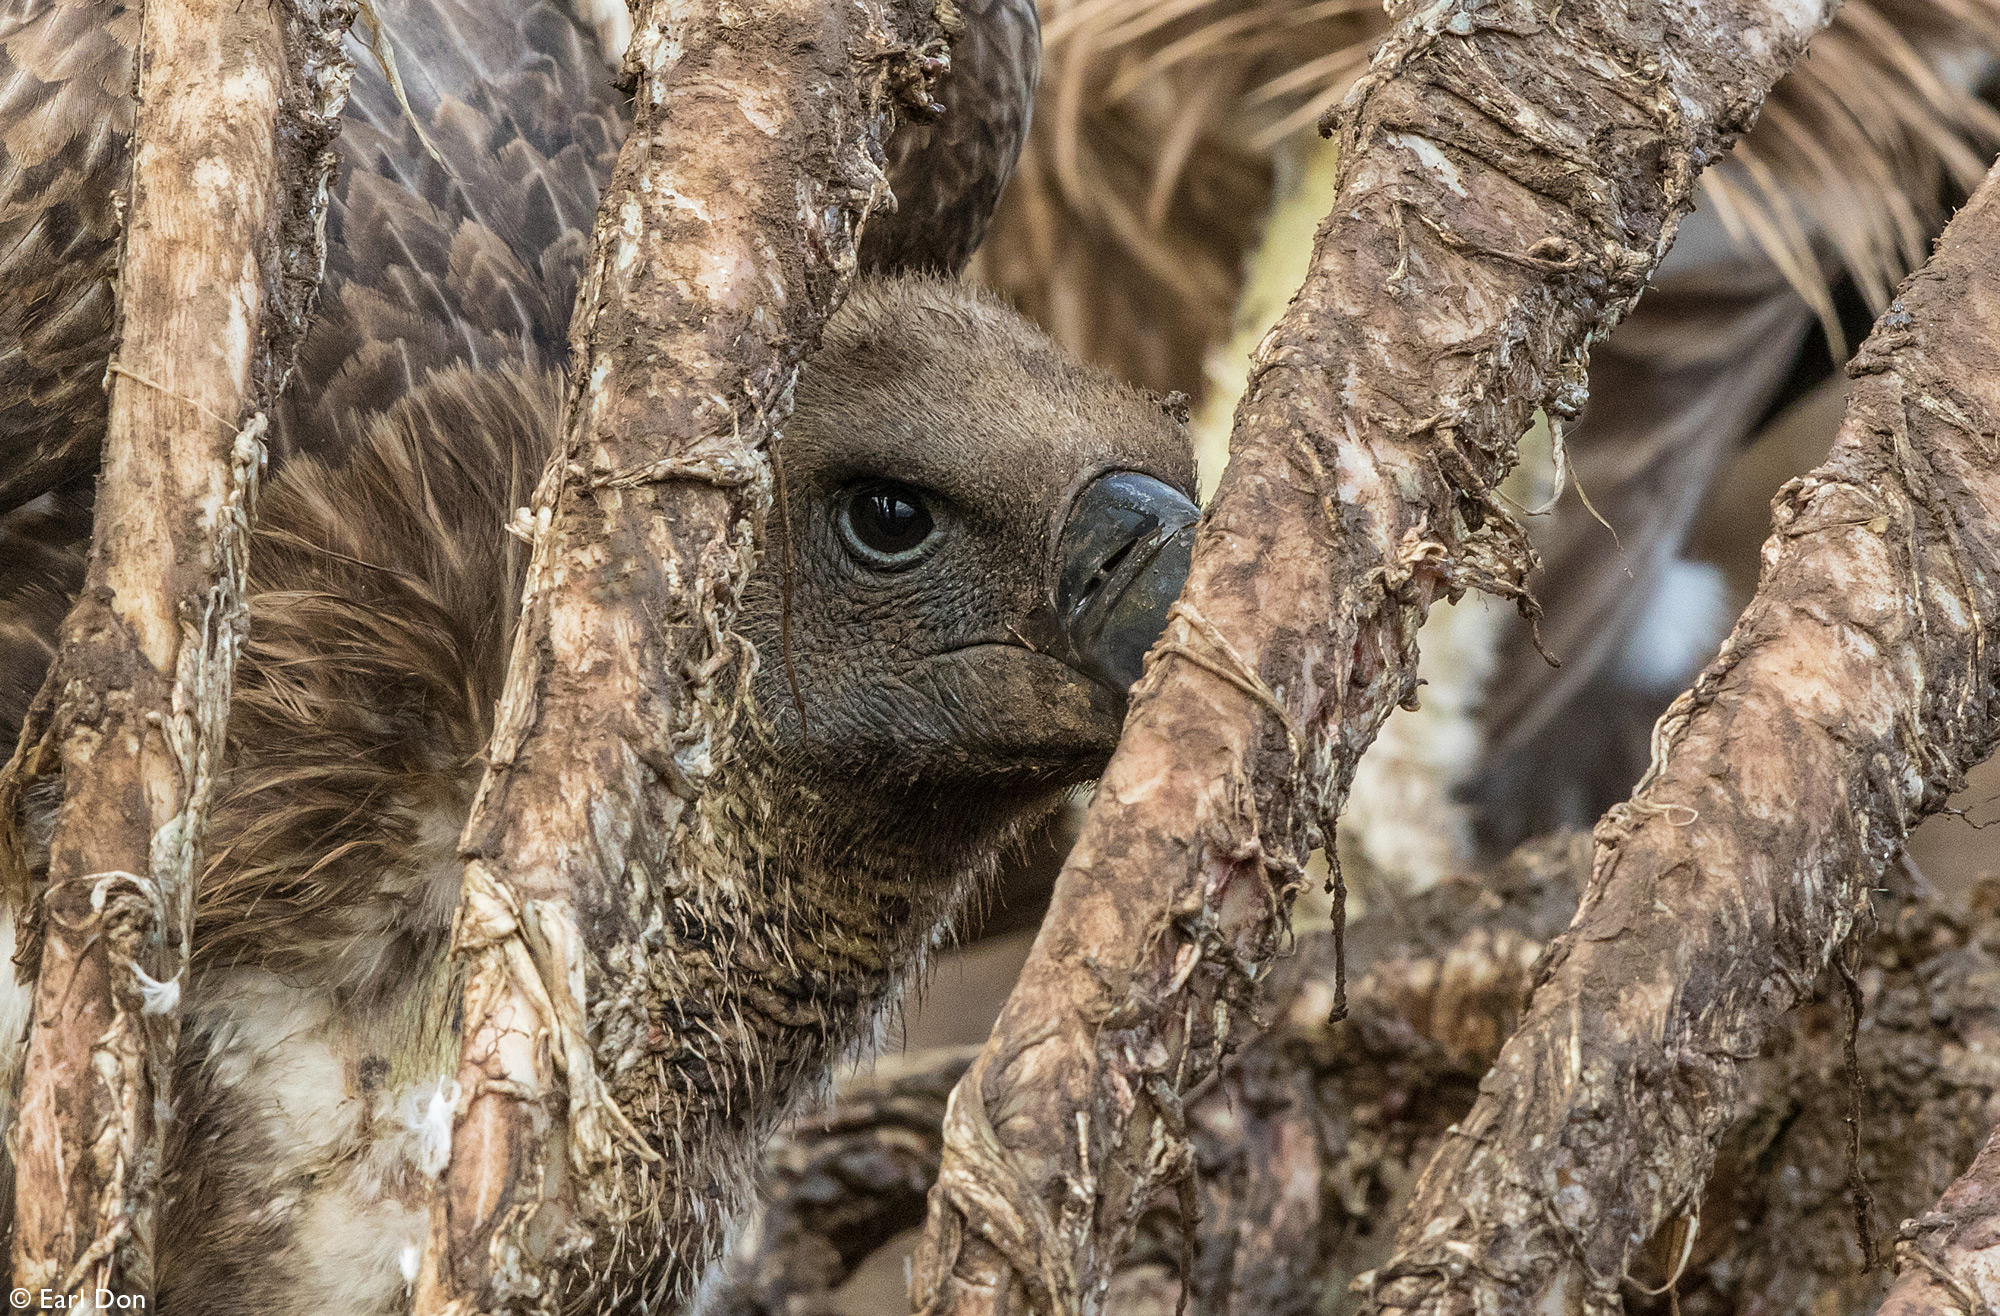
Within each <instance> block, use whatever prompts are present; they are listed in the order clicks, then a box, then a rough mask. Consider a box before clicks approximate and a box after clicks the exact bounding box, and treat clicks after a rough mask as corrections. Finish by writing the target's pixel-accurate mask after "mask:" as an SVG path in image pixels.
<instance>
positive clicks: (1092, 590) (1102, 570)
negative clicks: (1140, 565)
mask: <svg viewBox="0 0 2000 1316" xmlns="http://www.w3.org/2000/svg"><path fill="white" fill-rule="evenodd" d="M1138 542H1139V541H1138V540H1136V539H1135V540H1129V541H1127V542H1126V543H1123V544H1120V545H1119V546H1118V548H1117V549H1116V550H1115V551H1114V552H1113V553H1112V554H1111V556H1110V557H1108V558H1105V559H1104V564H1103V565H1102V566H1100V567H1098V569H1097V572H1096V574H1095V575H1093V576H1091V578H1090V579H1089V580H1088V581H1087V582H1085V584H1084V587H1083V597H1082V598H1081V599H1080V600H1079V603H1081V604H1082V605H1084V606H1088V605H1089V603H1090V600H1092V599H1094V598H1096V597H1097V595H1098V594H1099V593H1101V592H1102V591H1103V589H1104V587H1105V585H1106V584H1108V583H1109V582H1110V580H1111V578H1112V577H1113V576H1115V575H1117V574H1118V564H1119V563H1121V562H1123V561H1124V560H1125V559H1126V558H1128V557H1130V556H1131V555H1132V549H1133V547H1134V546H1135V545H1137V543H1138Z"/></svg>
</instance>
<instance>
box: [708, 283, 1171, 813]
mask: <svg viewBox="0 0 2000 1316" xmlns="http://www.w3.org/2000/svg"><path fill="white" fill-rule="evenodd" d="M797 397H798V404H797V411H796V412H795V414H794V415H793V417H792V418H791V420H790V421H789V422H788V423H787V424H786V426H785V431H784V438H783V439H782V441H781V443H780V445H779V454H778V456H779V459H780V460H781V461H782V463H783V466H784V480H785V497H784V499H783V502H782V503H781V505H780V507H779V509H778V510H777V512H776V513H775V514H774V516H773V518H772V524H771V526H770V528H769V531H768V534H767V541H768V544H769V549H768V553H767V560H766V564H765V569H764V570H763V571H762V572H761V573H760V574H759V575H758V576H757V577H756V578H755V580H754V582H753V583H752V585H751V587H750V589H749V591H748V593H747V595H746V597H745V599H744V603H743V628H744V631H745V633H746V635H748V636H749V637H750V638H751V639H752V640H753V642H755V643H756V644H757V647H758V650H759V652H760V654H761V655H762V664H761V669H760V674H759V678H758V683H757V693H758V702H759V704H760V706H761V707H762V709H763V710H764V712H765V714H766V715H767V716H768V717H769V718H770V720H771V721H772V723H773V725H774V728H775V730H776V732H777V733H778V735H779V736H780V737H781V738H782V739H783V741H784V742H785V745H786V750H785V753H786V756H787V757H788V758H790V759H792V760H793V761H794V762H798V763H801V764H803V765H808V766H810V768H811V769H812V770H814V771H816V772H817V773H819V774H821V775H823V777H824V778H825V779H826V780H827V781H829V782H844V781H857V780H858V781H861V782H865V783H866V787H865V789H866V790H867V792H869V793H870V794H871V796H872V797H873V798H874V799H875V800H877V801H881V800H885V799H889V798H896V797H905V796H910V795H922V796H928V797H931V798H933V799H942V798H944V797H946V796H949V795H951V794H954V793H960V792H963V793H968V795H972V794H976V795H977V797H978V798H980V799H981V800H991V799H993V798H995V797H996V793H997V795H998V796H999V797H1004V798H1010V799H1012V798H1017V797H1018V798H1027V797H1030V796H1046V795H1048V794H1049V793H1050V791H1051V790H1052V789H1055V788H1060V787H1064V786H1069V785H1073V784H1075V783H1076V782H1078V781H1080V780H1082V779H1084V778H1086V777H1088V776H1092V775H1094V774H1095V772H1096V770H1097V769H1099V768H1101V767H1102V766H1103V762H1104V760H1105V758H1106V757H1107V756H1108V755H1109V753H1110V751H1111V748H1112V746H1113V745H1114V744H1115V743H1116V741H1117V738H1118V730H1119V725H1120V723H1121V722H1122V720H1123V717H1124V704H1125V691H1126V689H1127V687H1129V686H1130V685H1131V683H1132V682H1133V681H1134V680H1135V679H1136V678H1137V677H1138V675H1139V669H1138V662H1139V658H1140V657H1141V656H1142V655H1143V654H1144V653H1145V651H1146V649H1147V648H1149V647H1150V646H1151V644H1152V642H1153V640H1154V639H1155V638H1157V637H1158V635H1159V632H1160V630H1161V628H1162V627H1163V626H1164V624H1165V613H1166V608H1167V606H1168V605H1169V604H1170V603H1171V602H1172V601H1173V599H1174V597H1175V595H1176V594H1178V593H1179V590H1180V584H1181V581H1182V579H1183V578H1184V577H1185V575H1186V572H1187V565H1188V542H1189V538H1190V536H1191V534H1192V527H1193V522H1194V519H1195V516H1196V509H1195V506H1194V504H1193V502H1192V501H1191V500H1190V498H1189V494H1190V493H1191V492H1192V489H1193V479H1194V471H1193V463H1192V458H1191V456H1190V452H1189V446H1188V440H1187V438H1186V436H1185V434H1184V432H1183V431H1182V429H1181V427H1180V425H1179V424H1178V423H1177V422H1176V421H1175V420H1174V419H1173V418H1172V417H1171V416H1170V415H1169V414H1168V413H1167V411H1166V410H1164V409H1163V407H1162V404H1161V403H1160V401H1159V400H1157V399H1155V398H1151V397H1149V396H1146V395H1143V394H1141V393H1138V392H1136V391H1135V390H1133V389H1130V388H1127V387H1125V386H1123V385H1120V384H1117V383H1115V382H1114V381H1112V380H1110V379H1109V378H1107V377H1105V376H1103V375H1102V374H1100V373H1098V372H1096V371H1091V370H1086V369H1083V368H1080V367H1078V366H1077V365H1075V364H1074V363H1072V362H1070V361H1068V360H1066V359H1064V358H1063V357H1062V355H1061V354H1060V353H1059V352H1058V351H1057V350H1056V348H1055V347H1054V345H1053V344H1051V343H1050V342H1049V341H1048V340H1047V339H1046V338H1044V337H1043V336H1042V335H1041V334H1040V333H1039V332H1037V331H1035V330H1033V329H1032V328H1031V327H1029V326H1028V325H1027V324H1025V323H1024V322H1023V321H1022V320H1021V319H1020V318H1019V317H1018V316H1016V315H1015V314H1014V313H1013V312H1011V311H1009V310H1007V309H1005V308H1003V307H1001V306H1000V305H998V304H997V303H995V302H993V301H992V300H990V299H988V298H985V297H981V296H978V295H976V294H973V293H971V292H969V291H967V290H965V289H964V288H962V287H960V286H959V285H956V284H952V283H946V282H942V281H934V280H930V279H897V280H887V281H881V280H877V281H869V282H866V283H864V284H863V285H862V286H860V287H859V288H858V289H856V291H855V292H854V294H853V295H852V296H850V297H849V298H848V299H847V302H846V304H845V305H843V306H842V307H841V309H840V311H839V312H838V313H837V314H836V315H835V316H834V318H833V320H832V322H831V323H830V324H829V326H828V328H827V332H826V336H825V341H824V344H823V345H822V347H821V349H820V351H819V353H818V355H817V356H815V357H814V358H813V360H812V363H811V365H810V366H809V367H808V369H807V370H806V372H805V374H804V377H803V378H802V380H801V381H800V385H799V389H798V394H797ZM787 582H789V591H788V590H787V588H786V586H787ZM788 595H789V599H788ZM788 601H789V606H790V620H789V628H788V627H787V625H786V615H785V614H786V606H787V602H788ZM788 638H789V644H787V639H788ZM793 681H796V683H797V690H798V697H797V698H796V699H794V698H793V697H792V694H791V690H790V688H789V687H790V684H791V682H793ZM801 713H803V715H804V717H803V725H801V718H800V714H801ZM926 825H928V823H927V824H926Z"/></svg>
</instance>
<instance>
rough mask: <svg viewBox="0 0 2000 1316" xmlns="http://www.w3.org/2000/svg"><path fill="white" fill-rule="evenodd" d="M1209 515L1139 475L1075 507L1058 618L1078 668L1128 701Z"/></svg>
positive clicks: (1065, 536) (1062, 548) (1061, 563)
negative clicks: (1203, 519) (1201, 522)
mask: <svg viewBox="0 0 2000 1316" xmlns="http://www.w3.org/2000/svg"><path fill="white" fill-rule="evenodd" d="M1200 517H1201V509H1200V508H1198V507H1196V506H1195V505H1194V504H1193V503H1192V502H1190V501H1188V498H1187V496H1186V495H1184V494H1182V493H1181V492H1180V491H1179V490H1178V489H1175V488H1174V487H1172V486H1171V485H1168V484H1165V483H1163V482H1161V481H1159V480H1156V479H1154V478H1153V477H1152V476H1150V475H1140V474H1139V473H1138V472H1136V471H1113V472H1111V473H1110V474H1109V475H1101V476H1099V477H1098V478H1097V479H1095V480H1093V481H1092V482H1091V483H1090V484H1089V485H1088V486H1086V487H1085V488H1084V490H1083V492H1082V493H1080V494H1078V495H1077V497H1076V501H1075V502H1073V503H1071V504H1070V511H1069V520H1068V521H1067V522H1065V523H1064V525H1063V530H1062V537H1061V539H1060V541H1059V542H1058V547H1057V556H1056V563H1057V575H1056V597H1055V604H1056V619H1057V624H1058V625H1059V626H1060V627H1061V628H1062V635H1063V641H1064V644H1065V645H1066V646H1067V648H1068V651H1069V652H1068V655H1067V657H1068V659H1069V662H1070V664H1071V666H1073V667H1075V668H1076V669H1077V670H1078V671H1080V672H1082V673H1084V674H1085V675H1086V676H1089V677H1090V678H1091V679H1093V680H1095V681H1099V682H1102V683H1103V684H1104V685H1105V686H1106V687H1107V688H1109V689H1111V690H1113V691H1116V692H1117V694H1118V697H1119V699H1120V701H1121V702H1122V701H1123V699H1124V698H1125V693H1126V691H1128V690H1129V689H1131V687H1132V683H1133V682H1134V681H1136V680H1138V679H1139V674H1140V672H1141V670H1142V669H1143V665H1144V661H1145V657H1146V651H1147V650H1148V649H1150V648H1152V647H1153V641H1155V640H1157V639H1159V638H1160V632H1162V631H1164V630H1165V629H1166V628H1167V609H1168V608H1170V607H1172V606H1173V602H1174V600H1175V599H1177V598H1179V597H1180V592H1181V586H1182V585H1183V584H1185V583H1186V582H1187V574H1188V556H1189V554H1190V553H1191V552H1192V551H1193V549H1194V529H1195V522H1196V521H1197V520H1199V519H1200Z"/></svg>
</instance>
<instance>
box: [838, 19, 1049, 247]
mask: <svg viewBox="0 0 2000 1316" xmlns="http://www.w3.org/2000/svg"><path fill="white" fill-rule="evenodd" d="M959 8H960V13H961V14H962V15H963V16H964V18H965V30H964V31H963V32H962V33H961V34H960V35H959V36H958V37H957V38H956V39H954V40H953V42H952V45H951V70H950V72H949V73H947V74H946V76H945V79H944V85H943V87H942V88H941V89H940V92H939V96H938V99H939V102H940V103H941V104H942V105H943V106H944V110H945V112H944V115H943V117H941V118H940V119H938V120H937V121H936V122H935V123H928V124H920V123H909V124H905V125H903V126H902V127H901V128H899V129H897V131H896V134H895V136H894V137H892V138H890V140H889V147H888V161H887V166H886V167H887V172H888V175H889V184H890V187H891V189H892V190H893V191H894V193H895V196H896V203H897V204H896V209H895V210H894V211H893V212H890V213H886V214H878V215H876V216H875V217H873V218H872V219H870V220H869V221H868V225H867V227H866V228H865V229H864V230H863V231H862V235H861V268H862V269H863V270H867V271H871V272H890V271H895V270H936V271H942V272H944V273H947V274H956V273H958V272H959V271H960V270H962V269H964V268H965V263H966V262H967V261H968V260H970V259H971V258H972V252H973V249H974V248H975V247H977V246H978V245H979V241H980V239H981V238H982V237H984V236H985V234H986V224H987V221H988V220H989V219H990V218H992V215H993V210H994V207H995V206H997V205H998V204H999V202H1000V193H1001V190H1002V188H1004V187H1005V186H1006V184H1007V180H1008V179H1009V178H1010V177H1012V175H1013V173H1014V165H1015V162H1016V161H1017V160H1019V159H1020V156H1021V148H1022V147H1023V146H1024V145H1025V144H1026V143H1027V140H1028V121H1029V117H1030V115H1031V114H1032V112H1033V110H1034V105H1035V87H1036V85H1037V84H1038V83H1039V82H1040V80H1041V73H1042V24H1041V18H1040V16H1039V15H1038V14H1037V13H1036V11H1035V3H1034V0H966V3H964V4H962V5H961V6H960V7H959Z"/></svg>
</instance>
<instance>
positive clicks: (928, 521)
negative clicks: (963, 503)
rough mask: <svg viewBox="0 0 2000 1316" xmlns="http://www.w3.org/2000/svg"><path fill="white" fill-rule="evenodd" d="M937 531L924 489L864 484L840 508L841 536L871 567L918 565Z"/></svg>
mask: <svg viewBox="0 0 2000 1316" xmlns="http://www.w3.org/2000/svg"><path fill="white" fill-rule="evenodd" d="M936 533H937V522H936V521H934V520H933V519H932V518H931V509H930V505H929V502H928V500H927V499H926V497H925V495H924V492H923V490H921V489H913V488H911V487H910V486H909V485H907V484H895V483H892V482H890V481H887V480H883V481H878V482H876V483H873V484H864V485H862V486H861V487H860V488H858V489H855V490H854V491H853V492H852V493H850V494H848V496H847V501H846V503H845V504H844V505H843V506H842V507H841V509H840V535H841V538H842V539H844V540H846V541H847V549H848V551H849V552H851V553H852V554H854V556H855V557H857V558H860V559H861V560H862V561H863V562H865V563H867V564H868V565H869V566H871V567H879V568H882V569H885V570H893V569H895V568H898V567H906V566H910V565H912V564H914V563H915V562H916V561H917V559H918V557H919V555H920V550H921V549H922V548H923V547H924V545H926V544H928V543H929V542H930V541H931V539H932V537H933V536H934V535H935V534H936Z"/></svg>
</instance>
